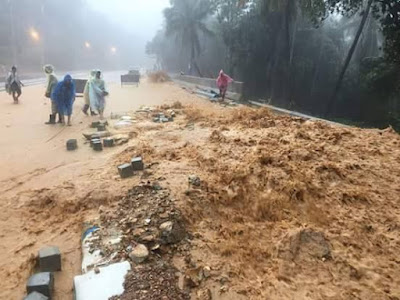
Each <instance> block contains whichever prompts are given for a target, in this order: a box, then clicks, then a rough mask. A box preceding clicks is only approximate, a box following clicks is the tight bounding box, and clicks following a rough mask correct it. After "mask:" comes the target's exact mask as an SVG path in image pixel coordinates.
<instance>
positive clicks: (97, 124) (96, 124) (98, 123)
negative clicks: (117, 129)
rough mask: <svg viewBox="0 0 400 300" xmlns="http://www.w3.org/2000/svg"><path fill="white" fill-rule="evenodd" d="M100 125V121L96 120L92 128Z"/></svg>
mask: <svg viewBox="0 0 400 300" xmlns="http://www.w3.org/2000/svg"><path fill="white" fill-rule="evenodd" d="M99 125H100V122H99V121H96V122H92V126H91V127H92V128H97V127H98V126H99Z"/></svg>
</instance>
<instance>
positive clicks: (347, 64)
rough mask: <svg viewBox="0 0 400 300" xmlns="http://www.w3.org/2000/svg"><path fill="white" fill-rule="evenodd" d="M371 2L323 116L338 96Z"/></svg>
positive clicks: (370, 1) (369, 5)
mask: <svg viewBox="0 0 400 300" xmlns="http://www.w3.org/2000/svg"><path fill="white" fill-rule="evenodd" d="M373 1H374V0H368V4H367V8H366V10H365V12H364V15H363V18H362V20H361V23H360V26H359V28H358V31H357V34H356V36H355V38H354V41H353V45H352V46H351V48H350V50H349V53H348V55H347V58H346V61H345V63H344V66H343V68H342V71H341V72H340V75H339V79H338V81H337V84H336V87H335V89H334V91H333V94H332V97H331V99H330V100H329V102H328V107H327V110H326V113H325V116H328V115H329V113H330V112H331V109H332V106H333V104H334V102H335V101H336V97H337V94H338V92H339V90H340V88H341V86H342V83H343V79H344V75H345V74H346V71H347V68H348V67H349V65H350V61H351V59H352V57H353V54H354V51H355V50H356V47H357V44H358V41H359V39H360V36H361V33H362V32H363V29H364V26H365V23H366V21H367V19H368V16H369V12H370V10H371V5H372V2H373Z"/></svg>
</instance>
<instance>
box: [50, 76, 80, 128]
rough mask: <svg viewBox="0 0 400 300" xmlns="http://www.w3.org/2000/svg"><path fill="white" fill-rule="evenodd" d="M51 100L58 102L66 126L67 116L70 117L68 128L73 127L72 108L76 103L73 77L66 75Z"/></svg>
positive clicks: (59, 111)
mask: <svg viewBox="0 0 400 300" xmlns="http://www.w3.org/2000/svg"><path fill="white" fill-rule="evenodd" d="M51 99H52V100H53V101H55V102H56V104H57V109H58V113H59V114H60V116H61V121H62V123H63V124H65V116H67V117H68V123H67V125H68V126H71V116H72V108H73V105H74V101H75V83H74V81H73V80H72V77H71V75H65V77H64V80H63V81H61V82H59V83H58V84H57V86H56V88H55V89H54V91H53V93H52V95H51Z"/></svg>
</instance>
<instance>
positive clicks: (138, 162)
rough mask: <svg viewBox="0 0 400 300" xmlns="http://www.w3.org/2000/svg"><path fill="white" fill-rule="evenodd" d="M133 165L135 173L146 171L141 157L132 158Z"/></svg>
mask: <svg viewBox="0 0 400 300" xmlns="http://www.w3.org/2000/svg"><path fill="white" fill-rule="evenodd" d="M131 164H132V169H133V170H134V171H142V170H143V169H144V164H143V160H142V158H141V157H134V158H132V160H131Z"/></svg>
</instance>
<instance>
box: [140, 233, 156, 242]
mask: <svg viewBox="0 0 400 300" xmlns="http://www.w3.org/2000/svg"><path fill="white" fill-rule="evenodd" d="M155 239H156V237H155V236H154V235H152V234H149V235H146V236H144V237H142V238H141V240H142V241H143V242H147V243H150V242H154V240H155Z"/></svg>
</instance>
